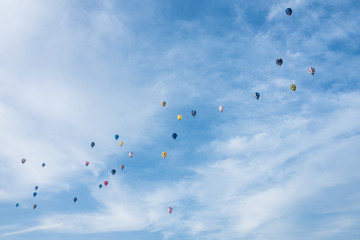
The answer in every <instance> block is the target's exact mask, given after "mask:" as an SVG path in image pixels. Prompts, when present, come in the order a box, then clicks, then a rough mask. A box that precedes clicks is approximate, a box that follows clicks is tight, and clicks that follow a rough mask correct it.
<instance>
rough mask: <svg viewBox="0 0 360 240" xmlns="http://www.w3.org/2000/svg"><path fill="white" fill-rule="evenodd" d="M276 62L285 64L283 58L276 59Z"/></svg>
mask: <svg viewBox="0 0 360 240" xmlns="http://www.w3.org/2000/svg"><path fill="white" fill-rule="evenodd" d="M275 63H276V64H277V65H279V66H281V64H283V60H282V59H281V58H278V59H276V61H275Z"/></svg>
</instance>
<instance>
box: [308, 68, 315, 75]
mask: <svg viewBox="0 0 360 240" xmlns="http://www.w3.org/2000/svg"><path fill="white" fill-rule="evenodd" d="M308 72H309V73H310V74H311V75H314V73H315V68H313V67H309V69H308Z"/></svg>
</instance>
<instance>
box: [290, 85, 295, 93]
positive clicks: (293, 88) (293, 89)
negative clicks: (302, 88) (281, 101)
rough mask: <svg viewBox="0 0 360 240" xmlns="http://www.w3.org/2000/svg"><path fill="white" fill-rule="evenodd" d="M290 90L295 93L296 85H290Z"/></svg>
mask: <svg viewBox="0 0 360 240" xmlns="http://www.w3.org/2000/svg"><path fill="white" fill-rule="evenodd" d="M290 89H291V90H292V91H293V92H295V91H296V85H295V84H292V85H291V86H290Z"/></svg>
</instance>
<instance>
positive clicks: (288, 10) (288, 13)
mask: <svg viewBox="0 0 360 240" xmlns="http://www.w3.org/2000/svg"><path fill="white" fill-rule="evenodd" d="M285 12H286V14H287V15H289V16H291V14H292V9H291V8H287V9H286V10H285Z"/></svg>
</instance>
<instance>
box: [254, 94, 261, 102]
mask: <svg viewBox="0 0 360 240" xmlns="http://www.w3.org/2000/svg"><path fill="white" fill-rule="evenodd" d="M254 98H256V99H257V100H259V98H260V93H258V92H256V93H254Z"/></svg>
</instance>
